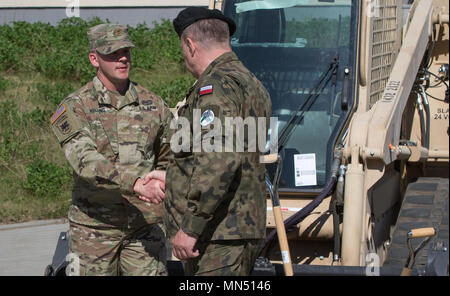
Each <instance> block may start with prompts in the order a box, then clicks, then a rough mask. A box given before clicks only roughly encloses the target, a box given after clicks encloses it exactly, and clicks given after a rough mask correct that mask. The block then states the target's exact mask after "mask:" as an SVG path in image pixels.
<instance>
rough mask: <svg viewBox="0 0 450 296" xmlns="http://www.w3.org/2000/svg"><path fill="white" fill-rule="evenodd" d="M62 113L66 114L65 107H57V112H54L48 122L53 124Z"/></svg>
mask: <svg viewBox="0 0 450 296" xmlns="http://www.w3.org/2000/svg"><path fill="white" fill-rule="evenodd" d="M64 112H66V106H64V104H62V105H61V107H59V108H58V110H56V112H55V113H54V114H53V115H52V117H51V118H50V122H51V123H52V124H53V123H54V122H55V121H56V119H58V118H59V117H60V116H61V115H62V114H63V113H64Z"/></svg>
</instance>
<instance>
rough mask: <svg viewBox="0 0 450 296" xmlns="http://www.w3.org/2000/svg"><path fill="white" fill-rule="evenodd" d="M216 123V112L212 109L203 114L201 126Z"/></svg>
mask: <svg viewBox="0 0 450 296" xmlns="http://www.w3.org/2000/svg"><path fill="white" fill-rule="evenodd" d="M213 121H214V112H213V111H212V110H210V109H208V110H206V111H205V112H203V114H202V117H200V125H201V126H207V125H208V124H210V123H211V122H213Z"/></svg>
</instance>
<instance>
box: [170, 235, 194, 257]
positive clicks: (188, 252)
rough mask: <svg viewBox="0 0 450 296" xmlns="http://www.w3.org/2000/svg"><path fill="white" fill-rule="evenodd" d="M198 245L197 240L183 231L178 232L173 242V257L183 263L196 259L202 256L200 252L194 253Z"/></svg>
mask: <svg viewBox="0 0 450 296" xmlns="http://www.w3.org/2000/svg"><path fill="white" fill-rule="evenodd" d="M196 243H197V238H195V237H193V236H190V235H189V234H187V233H185V232H184V231H183V230H181V229H180V230H178V232H177V234H176V235H175V237H174V238H173V240H172V250H173V255H174V256H175V257H177V258H178V259H180V260H181V261H186V260H187V259H189V258H194V257H197V256H198V255H200V253H199V251H198V250H195V251H194V246H195V244H196Z"/></svg>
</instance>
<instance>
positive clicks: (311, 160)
mask: <svg viewBox="0 0 450 296" xmlns="http://www.w3.org/2000/svg"><path fill="white" fill-rule="evenodd" d="M294 170H295V172H294V173H295V186H315V185H317V172H316V154H315V153H307V154H294Z"/></svg>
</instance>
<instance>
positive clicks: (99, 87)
mask: <svg viewBox="0 0 450 296" xmlns="http://www.w3.org/2000/svg"><path fill="white" fill-rule="evenodd" d="M93 83H94V89H95V93H96V94H97V100H98V103H99V104H102V105H111V106H113V107H114V108H116V109H118V110H120V109H122V108H123V107H125V106H126V105H129V104H132V103H136V104H138V103H139V101H138V91H137V89H136V86H135V84H134V83H133V82H132V81H130V83H129V86H128V90H127V92H126V93H125V95H124V96H122V95H121V94H119V92H117V91H113V90H108V89H107V88H106V87H105V86H104V85H103V83H102V82H101V81H100V79H98V77H97V76H95V77H94V79H93Z"/></svg>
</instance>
